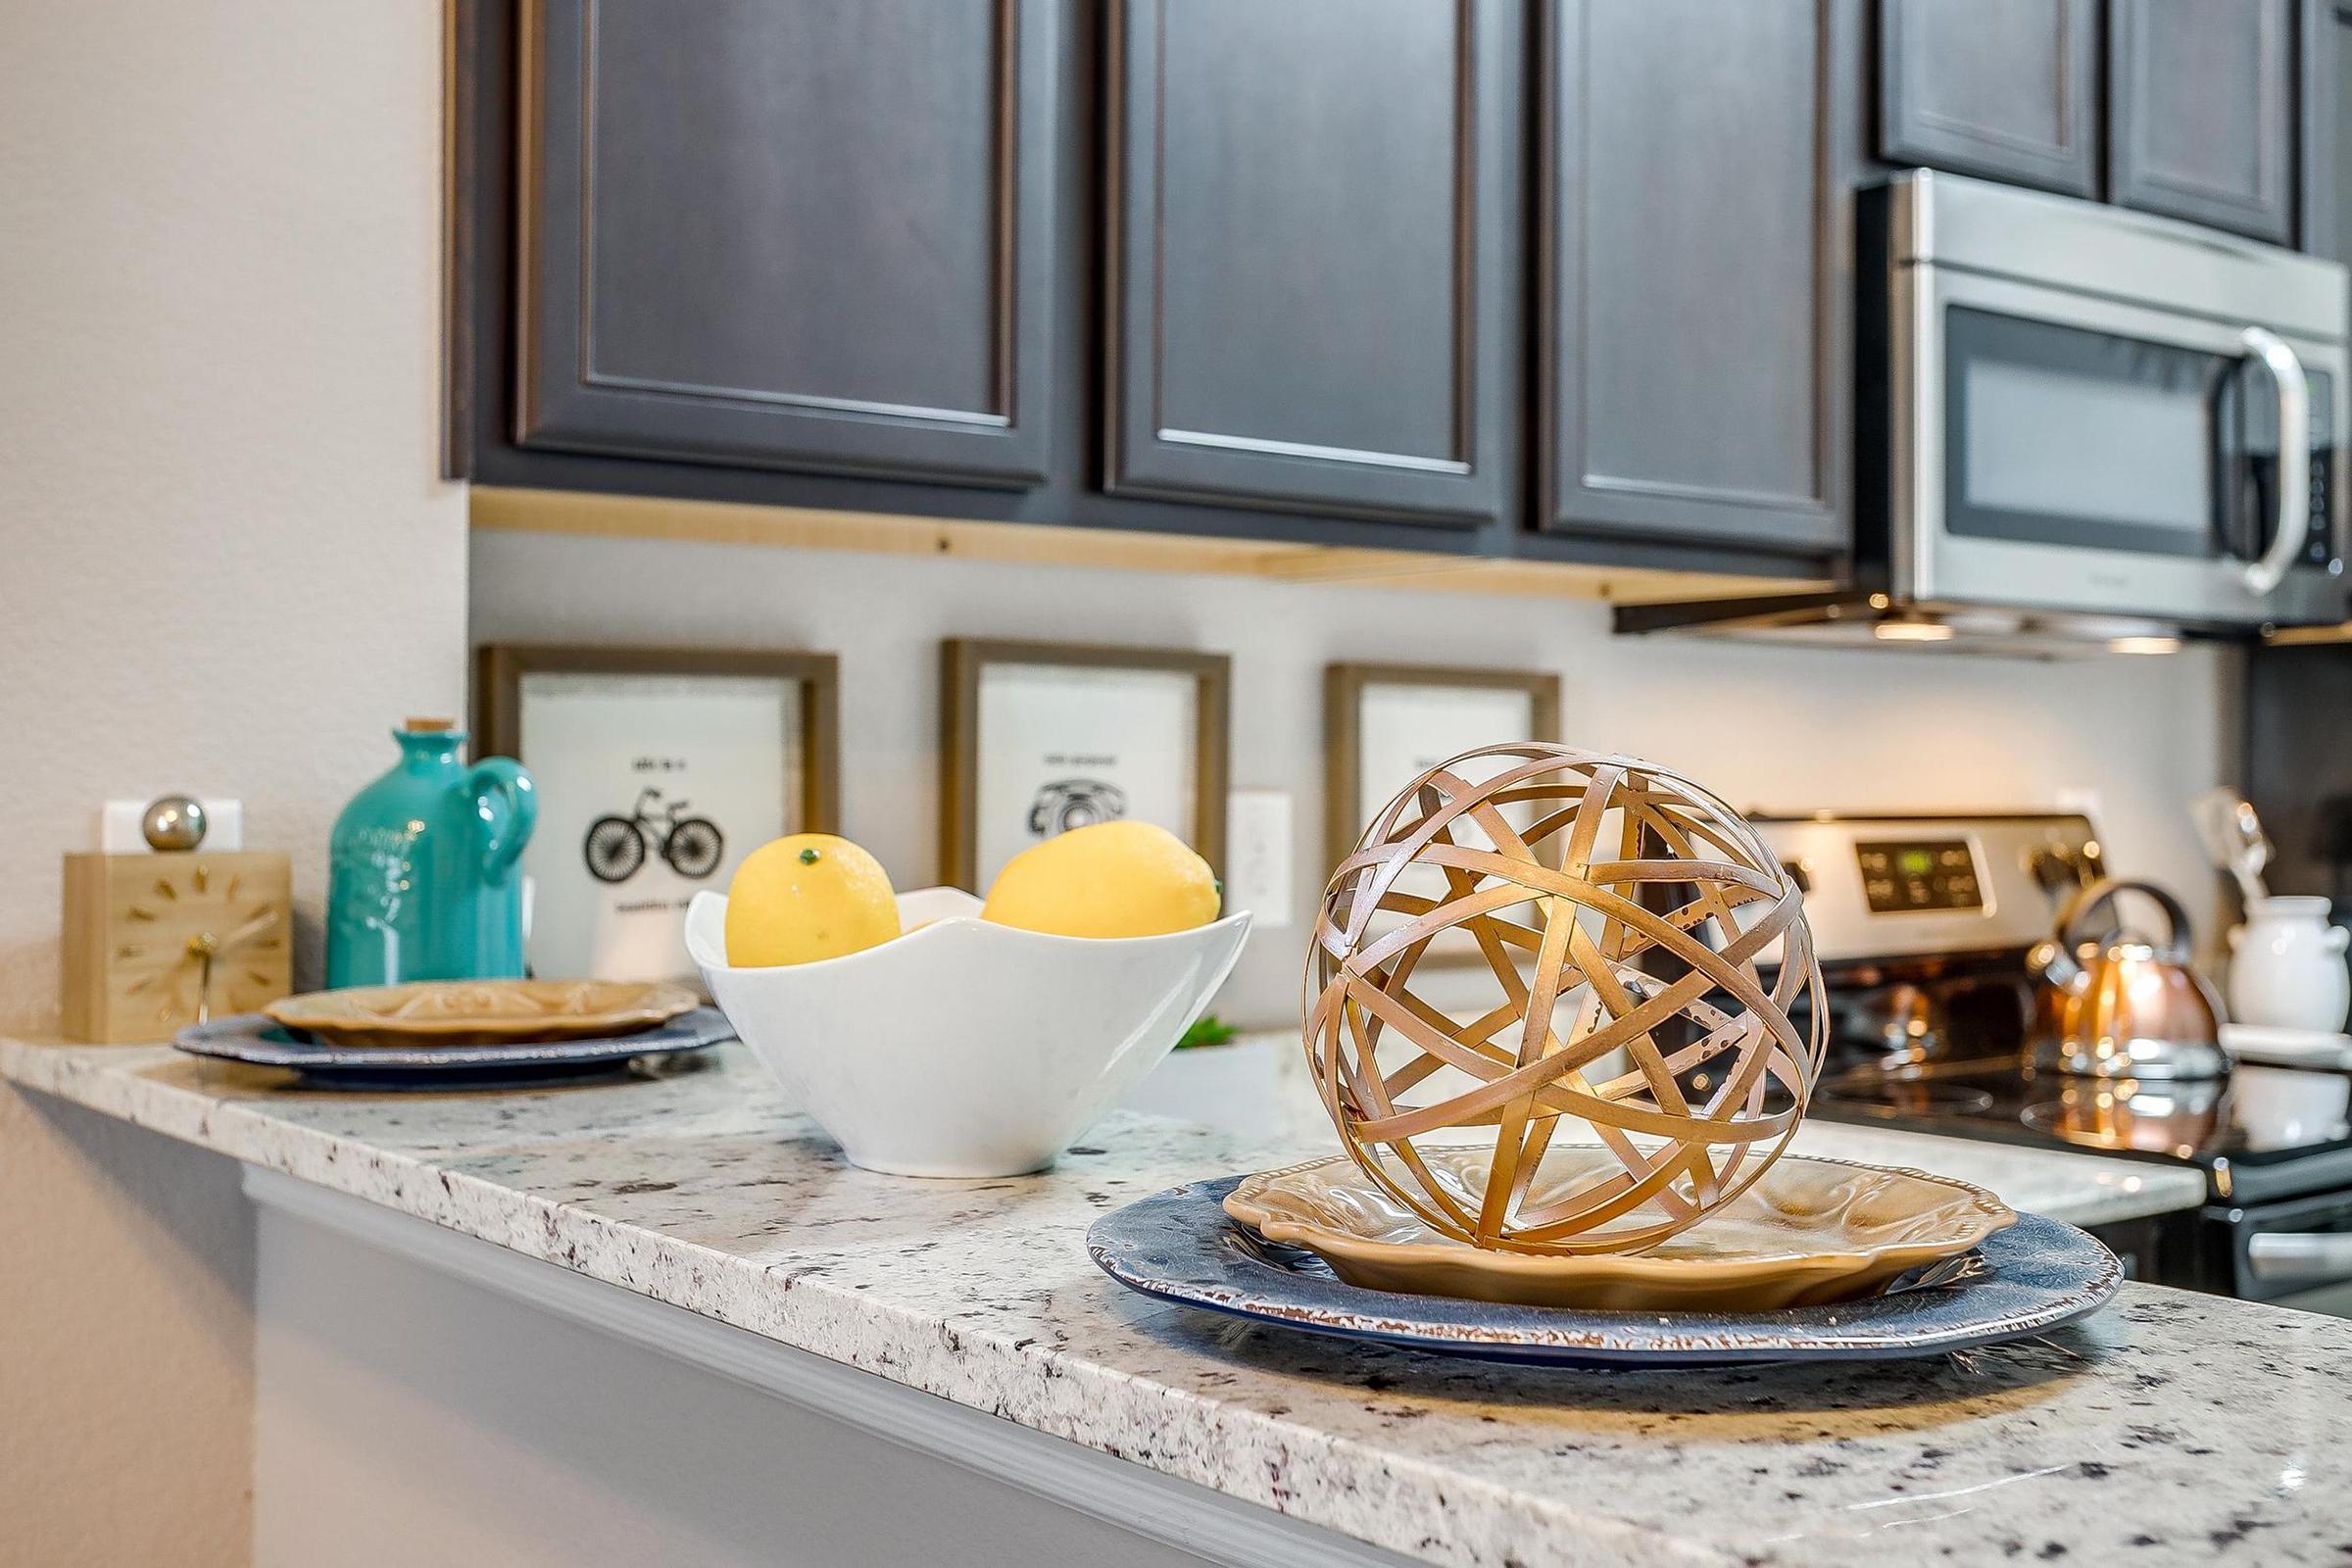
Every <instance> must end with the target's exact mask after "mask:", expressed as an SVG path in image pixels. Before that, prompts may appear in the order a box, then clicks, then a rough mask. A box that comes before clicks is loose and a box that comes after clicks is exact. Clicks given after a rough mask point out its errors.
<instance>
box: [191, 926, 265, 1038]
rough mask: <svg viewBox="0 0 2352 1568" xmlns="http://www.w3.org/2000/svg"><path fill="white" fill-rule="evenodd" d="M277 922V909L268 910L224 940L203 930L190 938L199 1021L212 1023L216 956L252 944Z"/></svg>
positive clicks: (197, 1017)
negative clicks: (224, 951)
mask: <svg viewBox="0 0 2352 1568" xmlns="http://www.w3.org/2000/svg"><path fill="white" fill-rule="evenodd" d="M276 923H277V911H276V910H275V909H264V910H263V911H262V912H261V913H259V914H257V915H255V916H254V917H253V918H252V919H250V920H248V921H246V922H245V923H244V924H243V925H241V926H239V927H237V928H236V929H235V930H234V931H231V932H230V933H229V934H228V935H226V936H224V937H216V936H214V935H213V934H212V933H211V932H210V931H200V932H198V933H197V934H196V935H194V936H192V937H190V938H188V954H189V956H191V957H193V958H194V959H195V960H196V964H197V968H196V1021H197V1022H198V1023H209V1022H211V1021H212V1013H213V956H214V955H216V954H218V953H220V952H221V950H222V949H224V948H233V947H236V946H238V945H239V944H240V943H245V942H250V941H252V940H253V939H254V938H255V937H258V936H260V935H261V934H262V933H263V932H265V931H267V930H269V929H270V927H271V926H273V925H275V924H276Z"/></svg>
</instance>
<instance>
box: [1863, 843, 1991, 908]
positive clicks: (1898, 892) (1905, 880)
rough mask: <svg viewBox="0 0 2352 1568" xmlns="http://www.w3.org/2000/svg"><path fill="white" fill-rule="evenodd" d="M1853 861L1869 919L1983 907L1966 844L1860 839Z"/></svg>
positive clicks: (1972, 861) (1975, 870) (1971, 854)
mask: <svg viewBox="0 0 2352 1568" xmlns="http://www.w3.org/2000/svg"><path fill="white" fill-rule="evenodd" d="M1854 861H1855V863H1856V864H1857V865H1858V866H1860V867H1861V870H1862V897H1863V898H1864V900H1866V901H1867V902H1868V903H1869V905H1870V912H1871V913H1873V914H1907V913H1912V912H1914V911H1918V912H1925V911H1927V910H1931V909H1982V908H1983V907H1985V893H1984V890H1983V888H1982V886H1981V885H1980V884H1979V882H1978V880H1977V858H1976V856H1975V855H1974V854H1973V853H1971V852H1970V850H1969V847H1968V840H1966V839H1942V838H1938V839H1863V840H1860V841H1858V842H1857V843H1856V844H1855V845H1854Z"/></svg>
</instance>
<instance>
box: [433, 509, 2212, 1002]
mask: <svg viewBox="0 0 2352 1568" xmlns="http://www.w3.org/2000/svg"><path fill="white" fill-rule="evenodd" d="M471 613H472V631H473V638H474V640H475V641H476V642H477V643H479V642H495V641H507V642H568V643H589V642H594V643H638V644H688V645H698V644H699V645H707V646H712V647H742V648H757V647H768V648H805V649H814V650H823V651H829V652H833V653H836V654H838V655H840V656H841V661H842V663H841V738H842V780H843V796H844V808H843V816H844V821H843V827H844V830H845V831H846V832H847V833H848V834H849V835H850V836H851V837H852V838H855V839H857V840H858V842H860V843H862V844H864V845H866V846H867V847H868V848H870V849H871V850H872V851H873V852H874V853H875V854H876V855H877V856H879V857H880V858H881V859H882V861H883V863H884V864H885V865H886V866H887V867H888V868H889V870H890V872H891V875H892V877H893V879H894V880H895V881H896V882H897V884H898V885H899V886H900V887H902V888H905V887H919V886H923V885H925V884H927V883H929V882H931V881H932V880H934V878H935V877H936V875H937V866H938V825H937V824H938V809H937V790H938V759H937V751H938V735H939V712H938V706H937V705H938V692H937V688H938V683H939V648H938V643H939V639H940V638H942V637H945V636H951V635H969V636H994V637H1030V638H1048V639H1054V640H1067V641H1074V642H1105V643H1117V642H1130V643H1137V644H1149V645H1159V646H1170V647H1198V648H1203V649H1213V650H1221V651H1224V652H1227V653H1230V654H1231V655H1232V656H1233V728H1232V782H1233V784H1234V786H1235V787H1237V788H1268V789H1279V790H1285V791H1288V792H1289V793H1290V794H1291V795H1292V797H1293V800H1294V810H1295V817H1294V828H1293V832H1294V867H1293V868H1294V877H1293V883H1294V888H1293V897H1292V901H1291V902H1292V909H1291V911H1290V913H1291V922H1292V923H1291V924H1290V925H1289V926H1288V927H1285V928H1281V929H1274V930H1264V929H1261V930H1260V931H1258V932H1256V933H1254V934H1253V935H1252V937H1251V939H1250V951H1249V952H1248V954H1246V955H1245V956H1244V958H1243V960H1242V963H1241V965H1240V967H1239V968H1238V969H1237V970H1236V972H1235V976H1234V978H1233V980H1232V981H1231V982H1229V984H1228V987H1227V990H1226V992H1225V994H1224V996H1223V998H1222V999H1221V1000H1220V1002H1219V1003H1218V1010H1219V1012H1220V1013H1222V1014H1223V1015H1224V1016H1226V1017H1228V1018H1230V1019H1233V1020H1236V1021H1239V1022H1243V1023H1249V1024H1255V1023H1273V1022H1282V1021H1286V1020H1288V1019H1289V1018H1290V1017H1292V1016H1293V1015H1294V1013H1295V1010H1296V1007H1297V1004H1298V986H1299V944H1300V943H1301V942H1302V941H1303V940H1304V923H1303V917H1304V910H1305V909H1306V908H1307V907H1309V905H1310V903H1311V901H1312V899H1313V898H1314V896H1315V894H1316V892H1317V891H1319V883H1318V878H1317V872H1318V870H1319V866H1318V864H1317V863H1316V862H1317V861H1318V860H1319V858H1320V850H1319V846H1320V845H1321V843H1322V835H1323V823H1322V815H1323V715H1322V690H1323V686H1322V674H1323V666H1324V665H1325V664H1326V663H1327V662H1332V661H1338V660H1366V661H1388V662H1419V663H1439V664H1481V665H1502V666H1510V667H1518V668H1530V669H1547V670H1555V671H1557V672H1558V673H1559V674H1560V676H1561V677H1562V681H1563V692H1562V699H1563V701H1562V721H1561V729H1562V735H1563V738H1564V739H1566V740H1568V741H1569V742H1571V743H1574V744H1583V745H1591V746H1595V747H1603V748H1607V749H1610V750H1615V751H1623V752H1629V753H1633V754H1635V755H1638V756H1642V757H1646V758H1650V759H1652V760H1657V761H1660V762H1663V763H1666V764H1669V765H1671V766H1675V767H1678V768H1682V769H1684V770H1687V771H1689V772H1690V773H1691V774H1692V775H1694V776H1695V777H1697V778H1699V779H1701V780H1703V781H1705V782H1707V783H1709V784H1710V785H1712V786H1714V787H1715V788H1716V789H1718V790H1719V791H1721V792H1722V793H1723V794H1724V795H1726V796H1727V797H1728V798H1729V799H1730V800H1731V801H1732V803H1733V804H1734V805H1736V806H1739V807H1741V808H1743V809H1767V810H1793V809H1812V808H1824V807H1835V808H1844V809H1857V808H1902V809H1938V808H1948V809H1996V808H2003V807H2025V808H2034V807H2041V808H2049V807H2060V806H2069V807H2073V806H2081V807H2082V808H2084V809H2088V810H2090V811H2091V813H2092V814H2093V816H2094V818H2095V819H2096V822H2097V825H2098V826H2099V828H2100V830H2101V832H2102V833H2103V834H2104V836H2105V837H2106V839H2107V843H2108V846H2109V851H2110V857H2109V858H2110V863H2111V864H2112V865H2114V866H2115V867H2117V868H2118V869H2122V870H2127V871H2130V872H2131V873H2133V874H2137V875H2144V876H2148V877H2152V878H2154V879H2156V880H2158V881H2161V882H2164V883H2166V884H2168V885H2170V886H2172V887H2174V888H2176V889H2177V890H2179V891H2180V894H2181V895H2182V897H2183V898H2184V899H2185V900H2186V902H2187V904H2188V907H2189V908H2190V910H2191V912H2192V913H2193V914H2194V915H2195V917H2196V919H2197V924H2198V929H2199V935H2200V947H2202V948H2204V949H2205V950H2206V951H2208V952H2211V951H2212V949H2213V947H2214V942H2213V936H2214V926H2215V912H2216V907H2217V903H2218V900H2219V892H2220V890H2219V888H2218V885H2217V882H2216V876H2215V873H2213V872H2212V871H2210V870H2209V869H2207V867H2206V864H2205V861H2204V859H2203V858H2202V856H2201V855H2200V854H2199V852H2198V850H2197V847H2196V844H2195V841H2194V839H2193V837H2192V835H2191V833H2190V830H2189V826H2188V820H2187V817H2186V815H2185V811H2184V807H2185V805H2186V802H2187V801H2188V799H2189V797H2190V796H2192V795H2194V794H2195V793H2196V792H2197V791H2199V790H2201V789H2204V788H2207V787H2209V786H2211V785H2212V784H2214V783H2217V782H2223V781H2229V780H2230V779H2231V777H2232V773H2233V770H2234V767H2235V762H2234V758H2235V756H2236V742H2235V739H2234V735H2235V729H2234V726H2235V723H2236V716H2235V715H2236V695H2235V694H2236V689H2237V681H2236V679H2235V658H2236V656H2235V655H2234V654H2232V653H2230V652H2229V651H2227V650H2220V649H2213V648H2192V649H2191V650H2189V651H2187V652H2185V653H2181V654H2177V655H2173V656H2170V657H2166V658H2128V657H2104V658H2096V659H2089V660H2082V661H2072V662H2048V663H2034V662H2019V661H2011V660H1991V659H1973V658H1952V657H1937V656H1935V655H1920V654H1907V653H1895V652H1876V651H1863V652H1852V651H1843V650H1819V649H1795V648H1785V647H1760V646H1752V645H1741V644H1712V645H1709V644H1701V643H1694V642H1682V641H1673V640H1663V639H1654V638H1653V639H1643V640H1633V639H1625V638H1613V637H1611V636H1610V635H1609V632H1608V613H1607V611H1606V610H1605V608H1603V607H1601V606H1599V605H1596V604H1593V603H1589V602H1584V601H1574V600H1551V599H1536V598H1524V597H1516V596H1511V597H1505V596H1479V595H1465V594H1438V593H1429V592H1422V591H1405V590H1394V589H1383V588H1375V587H1357V586H1330V585H1307V584H1296V583H1277V582H1266V581H1259V580H1255V579H1250V578H1231V577H1212V576H1193V575H1181V574H1174V573H1158V572H1136V571H1122V570H1112V569H1106V568H1093V567H1076V566H1069V567H1063V566H1041V565H1011V564H996V563H983V562H971V561H958V560H937V561H934V560H927V559H923V558H919V557H911V558H910V557H892V556H880V555H867V554H855V553H849V552H836V551H813V550H788V549H772V548H760V547H747V546H733V545H712V544H690V543H683V542H678V541H642V540H628V539H601V538H587V537H572V536H562V535H549V534H525V533H508V532H497V531H480V532H476V533H475V534H474V535H473V543H472V612H471ZM1398 626H1409V627H1412V628H1414V631H1413V633H1412V635H1411V636H1410V638H1409V640H1399V638H1398V637H1397V635H1396V633H1395V632H1394V631H1393V630H1392V629H1391V628H1394V627H1398ZM1261 912H1263V911H1261Z"/></svg>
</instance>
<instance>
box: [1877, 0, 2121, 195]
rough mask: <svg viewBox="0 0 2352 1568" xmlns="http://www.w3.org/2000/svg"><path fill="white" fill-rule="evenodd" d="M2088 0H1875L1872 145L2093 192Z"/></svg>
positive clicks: (2094, 102)
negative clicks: (1875, 125)
mask: <svg viewBox="0 0 2352 1568" xmlns="http://www.w3.org/2000/svg"><path fill="white" fill-rule="evenodd" d="M2098 22H2099V19H2098V11H2097V7H2096V0H1881V3H1880V6H1879V153H1880V156H1881V157H1883V158H1885V159H1886V160H1887V162H1888V163H1890V164H1923V165H1926V166H1928V167H1929V168H1932V169H1948V170H1951V171H1953V172H1956V173H1962V174H1979V175H1983V176H1984V177H1985V178H1988V179H2004V180H2008V181H2011V182H2012V183H2015V184H2020V185H2037V186H2039V187H2041V188H2042V189H2044V190H2054V191H2062V192H2064V193H2065V194H2067V195H2069V196H2096V195H2097V194H2098V193H2099V156H2098V155H2099V149H2098V133H2099V117H2098V81H2099V31H2098Z"/></svg>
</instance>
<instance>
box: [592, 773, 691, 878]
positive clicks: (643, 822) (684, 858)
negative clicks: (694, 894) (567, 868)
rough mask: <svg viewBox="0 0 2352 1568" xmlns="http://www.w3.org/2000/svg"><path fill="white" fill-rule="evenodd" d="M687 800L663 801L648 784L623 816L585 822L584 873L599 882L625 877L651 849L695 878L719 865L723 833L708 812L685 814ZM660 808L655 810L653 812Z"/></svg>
mask: <svg viewBox="0 0 2352 1568" xmlns="http://www.w3.org/2000/svg"><path fill="white" fill-rule="evenodd" d="M686 805H687V803H686V802H684V801H671V802H668V803H667V804H666V805H664V804H663V802H662V792H661V791H660V790H658V789H653V788H651V787H648V788H646V789H643V790H640V791H638V792H637V804H636V805H635V806H634V807H631V808H630V809H629V814H628V815H626V816H619V815H612V816H600V817H598V818H597V819H596V820H595V821H593V822H591V823H589V824H588V838H587V841H586V843H584V844H583V845H582V846H581V856H582V858H585V859H586V860H587V862H588V874H589V875H590V876H593V877H595V878H596V879H597V880H598V881H599V882H626V881H627V880H628V879H629V878H631V877H633V876H635V875H636V874H637V873H638V871H639V870H640V869H641V868H643V866H644V865H645V858H646V856H647V855H648V854H649V853H650V854H655V855H659V856H661V857H662V859H664V860H667V861H668V862H669V868H670V869H671V870H673V871H675V872H677V873H678V875H680V876H682V877H688V878H691V879H693V880H695V881H700V880H701V879H703V878H704V877H707V876H709V875H710V874H711V872H713V871H715V870H717V869H718V861H719V858H720V857H721V856H722V855H724V854H725V853H726V848H727V841H726V837H725V836H724V835H723V834H721V833H720V832H719V831H718V824H717V823H716V822H713V821H711V819H710V818H709V817H707V816H688V815H686V814H685V811H686ZM657 812H659V814H658V815H657V814H656V813H657Z"/></svg>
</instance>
